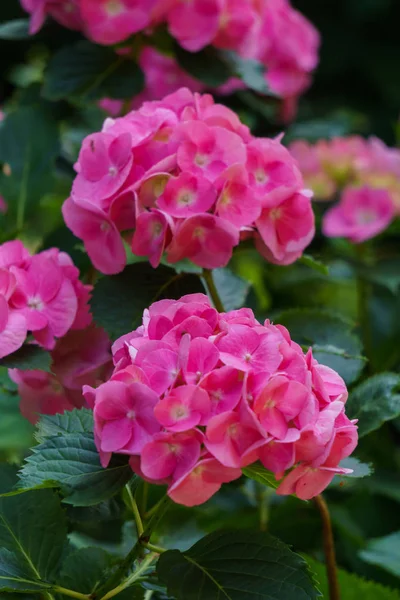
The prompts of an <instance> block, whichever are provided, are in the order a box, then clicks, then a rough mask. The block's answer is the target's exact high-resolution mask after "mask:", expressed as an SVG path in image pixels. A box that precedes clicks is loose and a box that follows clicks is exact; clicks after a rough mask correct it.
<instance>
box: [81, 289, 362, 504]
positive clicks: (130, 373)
mask: <svg viewBox="0 0 400 600" xmlns="http://www.w3.org/2000/svg"><path fill="white" fill-rule="evenodd" d="M113 358H114V365H115V369H114V372H113V374H112V376H111V377H110V379H109V380H108V381H107V382H105V383H103V384H102V385H100V386H99V387H98V388H97V389H93V388H92V387H90V386H85V387H84V388H83V391H84V396H85V398H86V401H87V403H88V405H89V406H92V407H93V411H94V422H95V440H96V445H97V448H98V450H99V453H100V457H101V462H102V464H103V466H104V467H106V466H107V465H108V464H109V461H110V459H111V456H112V454H113V453H117V454H125V455H128V456H130V464H131V467H132V469H133V470H134V471H135V472H136V473H138V474H139V475H140V476H141V477H143V478H145V479H146V480H148V481H150V482H152V483H159V484H166V485H168V494H169V496H170V497H171V498H172V499H173V500H174V501H175V502H177V503H180V504H184V505H187V506H193V505H197V504H201V503H203V502H205V501H207V500H208V499H209V498H210V497H211V496H212V495H213V494H215V493H216V492H217V491H218V490H219V489H220V487H221V485H222V484H223V483H226V482H229V481H232V480H235V479H237V478H239V477H240V476H241V474H242V469H243V468H244V467H248V466H249V465H251V464H253V463H255V462H256V461H261V463H262V464H263V465H264V467H265V468H266V469H268V470H269V471H272V472H273V473H274V474H275V476H276V479H277V480H278V481H279V487H278V490H277V492H278V494H283V495H285V494H296V495H297V496H298V497H299V498H301V499H309V498H312V497H313V496H315V495H317V494H319V493H320V492H321V491H322V490H323V489H324V488H325V487H326V486H327V485H328V484H329V483H330V481H331V480H332V478H333V477H334V475H335V474H336V473H339V474H340V473H341V474H344V473H348V472H349V471H348V469H346V468H343V467H341V466H340V462H341V460H342V459H344V458H345V457H347V456H349V455H350V454H351V452H352V451H353V450H354V448H355V447H356V445H357V427H356V421H350V420H349V419H348V418H347V416H346V414H345V402H346V399H347V389H346V386H345V383H344V381H343V380H342V378H341V377H340V376H339V375H338V374H337V373H336V372H335V371H333V370H332V369H330V368H329V367H327V366H324V365H321V364H319V363H318V362H317V361H316V360H315V359H314V358H313V356H312V352H311V350H309V351H308V352H307V353H306V354H304V352H303V350H302V349H301V347H300V346H299V345H298V344H296V343H295V342H293V341H292V340H291V338H290V335H289V333H288V331H287V330H286V329H285V328H284V327H282V326H281V325H273V324H272V323H270V322H269V321H266V322H265V323H264V325H262V324H260V323H259V322H258V321H257V320H256V319H255V317H254V315H253V312H252V311H251V310H250V309H248V308H243V309H240V310H234V311H231V312H227V313H218V312H217V311H216V310H215V309H214V308H213V307H212V306H211V304H210V302H209V300H208V298H207V297H206V296H205V295H203V294H192V295H188V296H184V297H182V298H181V299H180V300H178V301H175V300H161V301H159V302H156V303H154V304H152V305H151V306H150V308H149V309H148V310H145V311H144V314H143V324H142V325H141V326H140V327H139V328H138V329H136V331H133V332H132V333H129V334H127V335H124V336H123V337H122V338H120V339H119V340H117V341H116V342H115V343H114V346H113Z"/></svg>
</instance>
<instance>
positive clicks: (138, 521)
mask: <svg viewBox="0 0 400 600" xmlns="http://www.w3.org/2000/svg"><path fill="white" fill-rule="evenodd" d="M125 489H126V491H127V494H128V497H129V501H130V503H131V509H132V512H133V516H134V517H135V523H136V530H137V535H138V539H140V537H141V536H142V535H143V533H144V527H143V521H142V517H141V516H140V512H139V507H138V505H137V502H136V500H135V498H134V497H133V494H132V491H131V488H130V487H129V484H127V485H126V486H125Z"/></svg>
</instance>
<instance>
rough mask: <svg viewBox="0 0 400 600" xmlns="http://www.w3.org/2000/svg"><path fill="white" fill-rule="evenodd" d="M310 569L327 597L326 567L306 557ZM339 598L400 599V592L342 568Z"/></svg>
mask: <svg viewBox="0 0 400 600" xmlns="http://www.w3.org/2000/svg"><path fill="white" fill-rule="evenodd" d="M306 559H307V562H308V563H309V565H310V567H311V569H312V570H313V571H314V573H315V579H316V580H317V581H318V587H319V589H320V590H321V592H322V594H323V597H324V598H327V599H328V598H329V587H328V580H327V577H326V567H325V565H323V564H322V563H320V562H317V561H316V560H314V559H312V558H310V557H309V556H307V557H306ZM338 577H339V586H340V598H341V600H360V598H362V600H400V593H399V592H398V591H396V590H391V589H389V588H387V587H384V586H383V585H380V584H379V583H376V582H375V581H367V580H365V579H361V577H358V576H357V575H354V574H353V573H348V572H347V571H344V570H343V569H338Z"/></svg>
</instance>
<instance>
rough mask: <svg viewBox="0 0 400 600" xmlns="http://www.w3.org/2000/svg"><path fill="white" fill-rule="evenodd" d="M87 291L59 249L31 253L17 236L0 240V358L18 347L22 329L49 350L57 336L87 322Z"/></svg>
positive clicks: (20, 342)
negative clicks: (0, 241)
mask: <svg viewBox="0 0 400 600" xmlns="http://www.w3.org/2000/svg"><path fill="white" fill-rule="evenodd" d="M91 290H92V286H90V285H84V284H83V283H82V282H81V281H80V280H79V271H78V269H77V268H76V267H75V266H74V264H73V262H72V260H71V258H70V257H69V256H68V254H66V253H65V252H60V251H59V250H57V249H56V248H51V249H50V250H45V251H43V252H40V253H39V254H35V255H33V256H32V255H31V254H30V253H29V251H28V250H27V249H26V248H25V247H24V245H23V244H22V242H20V241H13V242H6V243H4V244H2V245H0V358H3V357H4V356H7V355H8V354H11V353H12V352H15V351H16V350H18V349H19V348H20V347H21V346H22V345H23V343H24V341H25V339H26V337H27V334H28V332H30V333H32V335H33V338H34V340H35V342H36V343H37V344H39V345H40V346H42V347H43V348H45V349H47V350H52V349H54V347H55V344H56V339H57V338H62V337H64V336H65V335H66V334H67V333H68V332H69V331H71V330H80V329H84V328H85V327H87V326H88V325H89V324H90V323H91V320H92V317H91V315H90V313H89V304H88V302H89V298H90V292H91Z"/></svg>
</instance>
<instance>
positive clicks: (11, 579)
mask: <svg viewBox="0 0 400 600" xmlns="http://www.w3.org/2000/svg"><path fill="white" fill-rule="evenodd" d="M49 588H51V586H50V585H49V584H48V583H43V582H41V581H39V580H38V579H36V578H32V572H29V569H28V568H27V567H26V566H25V565H24V568H22V567H21V563H20V560H18V558H17V556H16V555H15V554H14V553H13V552H10V551H9V550H7V549H6V548H0V592H35V593H40V592H42V591H43V590H46V589H49Z"/></svg>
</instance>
